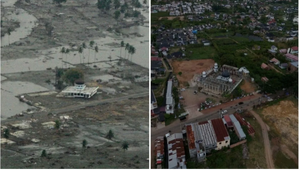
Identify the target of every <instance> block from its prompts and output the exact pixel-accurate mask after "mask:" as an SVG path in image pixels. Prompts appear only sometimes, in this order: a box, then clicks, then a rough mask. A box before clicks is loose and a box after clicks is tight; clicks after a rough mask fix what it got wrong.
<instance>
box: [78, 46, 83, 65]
mask: <svg viewBox="0 0 300 170" xmlns="http://www.w3.org/2000/svg"><path fill="white" fill-rule="evenodd" d="M78 52H79V54H80V55H79V62H80V64H81V58H82V52H83V49H82V47H79V50H78Z"/></svg>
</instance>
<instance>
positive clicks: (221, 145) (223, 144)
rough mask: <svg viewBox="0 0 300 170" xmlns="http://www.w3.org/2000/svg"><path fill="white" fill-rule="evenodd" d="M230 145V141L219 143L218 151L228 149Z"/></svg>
mask: <svg viewBox="0 0 300 170" xmlns="http://www.w3.org/2000/svg"><path fill="white" fill-rule="evenodd" d="M226 141H227V143H226ZM229 145H230V139H228V140H224V141H221V142H218V143H217V148H216V150H220V149H222V148H224V147H228V146H229Z"/></svg>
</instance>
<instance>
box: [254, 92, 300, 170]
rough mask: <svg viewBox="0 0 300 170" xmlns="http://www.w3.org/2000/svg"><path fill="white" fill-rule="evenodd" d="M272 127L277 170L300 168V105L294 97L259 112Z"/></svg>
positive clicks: (272, 142)
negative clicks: (299, 162) (299, 148)
mask: <svg viewBox="0 0 300 170" xmlns="http://www.w3.org/2000/svg"><path fill="white" fill-rule="evenodd" d="M257 112H258V113H259V114H260V115H261V117H262V118H263V119H264V121H265V122H266V123H267V124H268V126H269V127H270V131H269V136H270V140H271V145H272V151H273V159H274V163H275V167H276V168H298V165H297V164H298V105H297V100H295V99H294V98H293V97H290V98H287V99H285V100H282V101H280V102H279V103H275V104H274V105H271V106H269V107H266V108H264V109H260V110H258V111H257Z"/></svg>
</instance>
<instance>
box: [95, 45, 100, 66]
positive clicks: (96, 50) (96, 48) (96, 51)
mask: <svg viewBox="0 0 300 170" xmlns="http://www.w3.org/2000/svg"><path fill="white" fill-rule="evenodd" d="M98 51H99V49H98V46H95V55H94V62H95V59H96V53H98Z"/></svg>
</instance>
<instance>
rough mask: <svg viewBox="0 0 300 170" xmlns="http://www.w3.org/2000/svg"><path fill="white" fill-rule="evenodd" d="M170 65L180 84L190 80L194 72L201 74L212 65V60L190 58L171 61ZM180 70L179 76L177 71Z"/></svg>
mask: <svg viewBox="0 0 300 170" xmlns="http://www.w3.org/2000/svg"><path fill="white" fill-rule="evenodd" d="M171 64H172V67H173V71H174V74H176V75H177V79H178V81H179V82H180V84H181V85H182V84H184V83H187V82H188V81H190V80H191V79H192V78H193V77H194V75H195V74H201V73H202V72H203V71H206V70H208V69H210V68H211V67H213V64H214V60H212V59H204V60H190V61H178V60H173V61H172V63H171ZM179 72H182V75H181V76H179V75H178V73H179Z"/></svg>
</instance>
